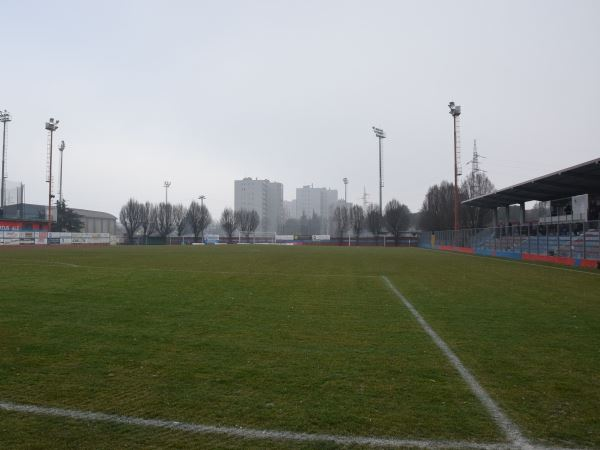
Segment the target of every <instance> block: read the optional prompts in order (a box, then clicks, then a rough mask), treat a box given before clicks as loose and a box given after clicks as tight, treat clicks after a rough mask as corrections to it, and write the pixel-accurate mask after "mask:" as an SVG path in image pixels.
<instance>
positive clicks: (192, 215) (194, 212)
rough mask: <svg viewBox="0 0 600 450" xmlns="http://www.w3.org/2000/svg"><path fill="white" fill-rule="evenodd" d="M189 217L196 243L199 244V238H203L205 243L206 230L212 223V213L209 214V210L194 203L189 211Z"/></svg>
mask: <svg viewBox="0 0 600 450" xmlns="http://www.w3.org/2000/svg"><path fill="white" fill-rule="evenodd" d="M187 217H188V219H187V220H188V222H189V223H190V226H191V227H192V232H193V233H194V242H198V236H202V241H204V230H206V228H207V227H208V226H209V225H210V223H211V222H212V217H211V216H210V212H208V208H207V207H206V206H204V205H199V204H198V203H197V202H195V201H192V203H191V204H190V207H189V209H188V213H187Z"/></svg>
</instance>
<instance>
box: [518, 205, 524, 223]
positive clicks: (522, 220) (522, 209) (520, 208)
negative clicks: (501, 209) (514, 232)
mask: <svg viewBox="0 0 600 450" xmlns="http://www.w3.org/2000/svg"><path fill="white" fill-rule="evenodd" d="M519 223H520V224H521V225H524V224H525V203H519Z"/></svg>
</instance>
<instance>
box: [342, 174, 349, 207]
mask: <svg viewBox="0 0 600 450" xmlns="http://www.w3.org/2000/svg"><path fill="white" fill-rule="evenodd" d="M342 181H343V182H344V203H347V197H348V178H346V177H344V179H343V180H342Z"/></svg>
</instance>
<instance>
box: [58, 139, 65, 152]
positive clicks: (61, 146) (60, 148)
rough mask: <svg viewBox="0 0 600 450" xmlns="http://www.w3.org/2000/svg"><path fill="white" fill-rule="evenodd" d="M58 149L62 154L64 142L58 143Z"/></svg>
mask: <svg viewBox="0 0 600 450" xmlns="http://www.w3.org/2000/svg"><path fill="white" fill-rule="evenodd" d="M58 149H59V150H60V151H61V152H62V151H63V150H64V149H65V141H60V145H59V147H58Z"/></svg>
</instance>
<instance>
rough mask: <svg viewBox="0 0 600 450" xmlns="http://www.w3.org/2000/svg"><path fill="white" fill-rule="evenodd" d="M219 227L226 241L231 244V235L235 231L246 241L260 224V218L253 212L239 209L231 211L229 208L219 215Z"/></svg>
mask: <svg viewBox="0 0 600 450" xmlns="http://www.w3.org/2000/svg"><path fill="white" fill-rule="evenodd" d="M219 223H220V225H221V228H222V229H223V231H224V232H225V234H226V235H227V239H228V241H229V242H231V240H232V238H233V234H234V233H235V231H236V230H238V229H239V230H240V231H241V232H242V233H244V236H246V239H249V238H250V234H252V233H254V232H255V231H256V229H257V228H258V225H259V224H260V217H259V216H258V213H257V212H256V211H254V210H247V209H240V210H239V211H235V212H234V211H233V209H231V208H225V209H224V210H223V212H222V213H221V220H220V222H219Z"/></svg>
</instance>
